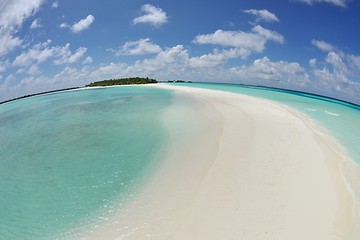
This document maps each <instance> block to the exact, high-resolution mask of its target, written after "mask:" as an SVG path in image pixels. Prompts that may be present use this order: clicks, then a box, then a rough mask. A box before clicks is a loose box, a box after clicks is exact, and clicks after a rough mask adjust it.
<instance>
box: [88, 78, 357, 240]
mask: <svg viewBox="0 0 360 240" xmlns="http://www.w3.org/2000/svg"><path fill="white" fill-rule="evenodd" d="M158 87H163V88H169V89H173V90H176V94H175V96H176V97H175V98H176V99H175V101H174V106H172V108H170V109H168V111H167V113H166V114H165V115H164V124H166V126H167V127H168V128H169V137H168V140H169V146H170V147H169V149H170V151H169V152H168V153H167V154H166V158H165V160H164V162H163V164H162V166H161V167H160V168H159V170H158V171H157V172H156V174H155V176H153V177H152V180H151V181H149V183H147V184H146V185H145V186H144V188H143V189H142V190H141V191H140V192H139V193H138V194H137V197H135V198H134V199H133V201H131V202H129V203H128V205H127V206H126V208H123V209H122V210H119V212H118V213H117V214H115V215H114V216H112V217H111V218H110V219H109V220H108V221H106V222H105V223H104V224H103V225H100V226H98V227H97V228H96V229H93V231H92V232H91V233H90V234H89V235H86V237H85V239H157V240H160V239H161V240H162V239H178V240H185V239H186V240H192V239H194V240H201V239H204V240H211V239H224V240H231V239H236V240H238V239H246V240H257V239H259V240H263V239H274V240H289V239H291V240H296V239H299V240H304V239H306V240H312V239H313V240H322V239H324V240H328V239H347V237H348V234H349V233H350V232H351V231H352V225H353V220H354V212H355V210H356V209H355V200H354V196H353V193H352V191H351V188H349V184H348V183H347V182H346V181H344V180H345V178H344V175H343V174H342V172H343V164H342V163H343V162H344V159H346V154H345V153H344V151H343V150H342V149H341V148H340V147H339V146H338V145H337V144H336V143H334V142H333V140H332V139H331V138H329V137H328V136H326V135H325V134H323V132H324V131H323V130H322V129H321V128H319V127H318V126H317V125H316V124H314V123H313V122H312V121H311V120H310V119H308V118H306V117H305V116H303V115H302V114H300V113H298V112H296V111H293V110H291V109H289V108H287V107H284V106H281V105H279V104H275V103H273V102H270V101H266V100H262V99H257V98H253V97H249V96H242V95H238V94H232V93H225V92H220V91H214V90H206V89H195V88H188V87H180V86H173V85H166V84H159V85H158ZM183 114H186V119H188V121H183V119H184V116H180V115H183ZM177 119H178V120H177ZM349 179H350V180H351V178H349V177H347V181H349Z"/></svg>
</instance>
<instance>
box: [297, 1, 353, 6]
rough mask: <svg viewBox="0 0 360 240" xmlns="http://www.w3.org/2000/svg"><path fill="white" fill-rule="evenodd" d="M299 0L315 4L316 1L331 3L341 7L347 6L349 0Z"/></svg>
mask: <svg viewBox="0 0 360 240" xmlns="http://www.w3.org/2000/svg"><path fill="white" fill-rule="evenodd" d="M296 1H297V2H303V3H307V4H309V5H314V4H316V3H322V2H323V3H329V4H333V5H335V6H339V7H346V5H347V2H348V0H296Z"/></svg>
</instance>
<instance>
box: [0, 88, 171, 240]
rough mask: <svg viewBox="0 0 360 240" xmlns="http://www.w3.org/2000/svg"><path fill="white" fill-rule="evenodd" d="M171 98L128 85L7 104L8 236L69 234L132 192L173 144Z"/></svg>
mask: <svg viewBox="0 0 360 240" xmlns="http://www.w3.org/2000/svg"><path fill="white" fill-rule="evenodd" d="M171 99H172V98H171V92H170V91H166V90H161V89H156V88H148V87H128V86H127V87H115V88H105V89H91V90H86V91H69V92H62V93H56V94H49V95H41V96H36V97H31V98H26V99H22V100H20V101H14V102H10V103H7V104H3V105H0V165H1V168H0V208H1V214H0V239H49V238H52V237H54V236H64V235H63V234H64V233H65V236H66V234H68V233H67V230H68V229H73V228H75V229H81V228H82V227H84V224H85V225H87V224H89V225H90V224H92V221H97V220H98V219H97V218H96V217H97V216H101V215H106V213H109V212H111V211H112V210H114V209H117V208H118V207H119V205H121V204H122V202H124V201H126V200H127V199H129V198H131V196H132V194H133V191H134V189H136V186H137V185H140V184H141V182H142V181H145V176H146V175H147V172H148V171H150V170H149V165H150V164H151V165H154V164H153V163H154V162H156V160H157V159H158V158H159V154H160V150H161V147H164V146H165V132H164V129H163V127H162V125H161V122H160V115H161V113H162V111H163V110H164V109H165V108H166V107H167V106H168V105H169V104H170V102H171ZM119 199H121V201H120V202H119ZM114 204H115V205H114ZM94 216H95V217H94ZM80 223H81V225H79V224H80ZM85 227H86V226H85ZM69 234H72V233H69Z"/></svg>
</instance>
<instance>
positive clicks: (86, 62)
mask: <svg viewBox="0 0 360 240" xmlns="http://www.w3.org/2000/svg"><path fill="white" fill-rule="evenodd" d="M92 62H93V59H92V57H90V56H88V57H86V58H85V60H84V61H83V62H82V64H84V65H85V64H90V63H92Z"/></svg>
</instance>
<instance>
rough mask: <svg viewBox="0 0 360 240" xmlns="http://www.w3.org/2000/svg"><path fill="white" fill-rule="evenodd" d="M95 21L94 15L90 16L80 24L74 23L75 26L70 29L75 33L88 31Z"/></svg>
mask: <svg viewBox="0 0 360 240" xmlns="http://www.w3.org/2000/svg"><path fill="white" fill-rule="evenodd" d="M94 20H95V18H94V16H93V15H88V16H87V17H86V18H84V19H81V20H80V21H79V22H76V23H74V25H72V26H71V27H70V29H71V31H72V32H74V33H78V32H81V31H83V30H85V29H88V28H89V27H90V25H91V24H92V23H93V22H94ZM60 27H61V25H60Z"/></svg>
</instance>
